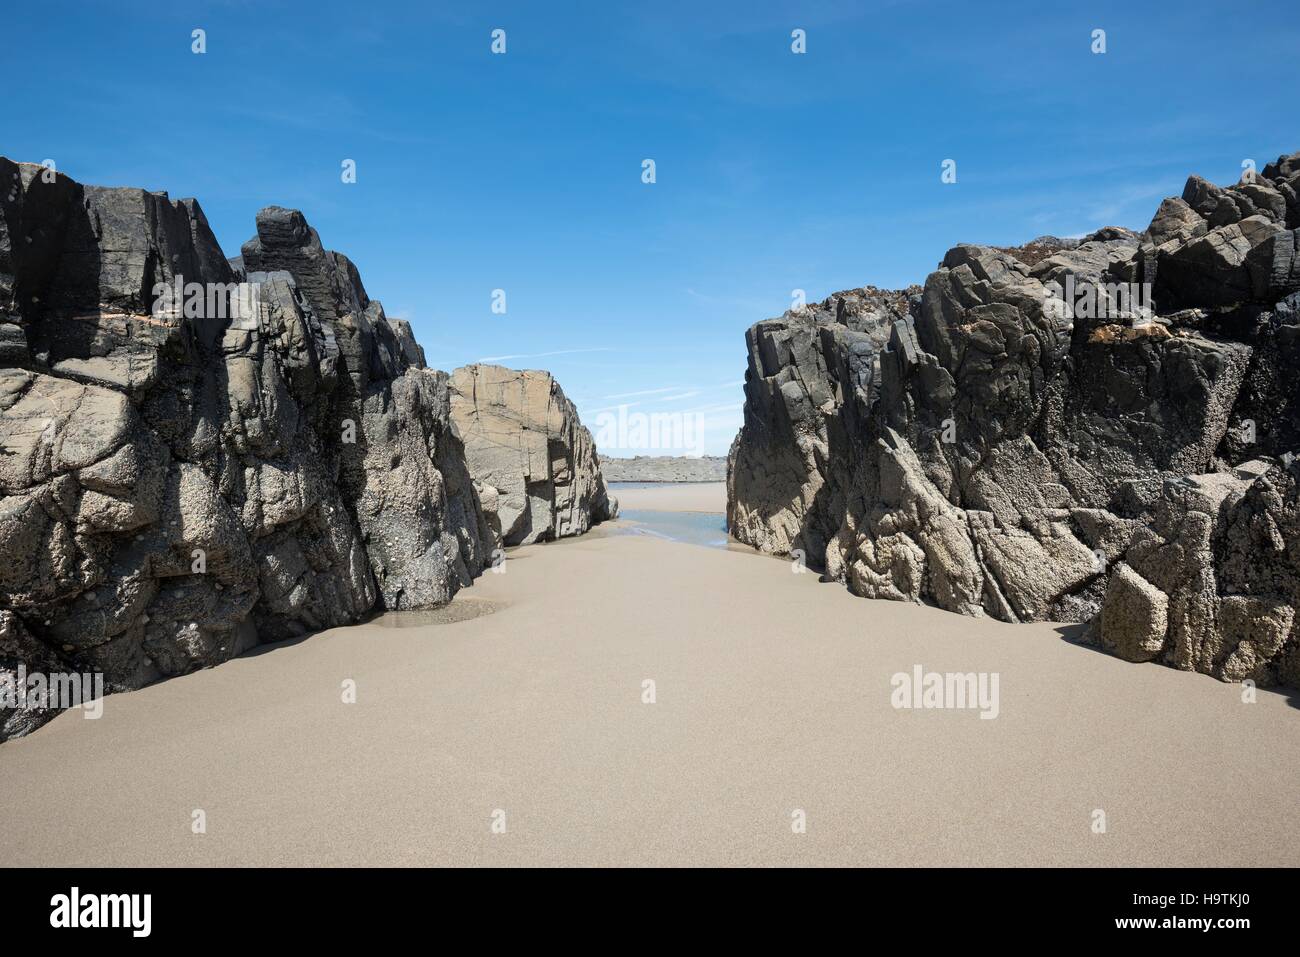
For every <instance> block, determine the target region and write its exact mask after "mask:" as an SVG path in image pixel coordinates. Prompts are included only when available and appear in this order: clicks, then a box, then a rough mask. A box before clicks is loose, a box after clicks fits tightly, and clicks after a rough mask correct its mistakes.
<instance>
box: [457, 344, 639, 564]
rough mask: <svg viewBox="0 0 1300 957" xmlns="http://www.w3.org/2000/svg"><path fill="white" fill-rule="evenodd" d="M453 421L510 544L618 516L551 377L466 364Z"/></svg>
mask: <svg viewBox="0 0 1300 957" xmlns="http://www.w3.org/2000/svg"><path fill="white" fill-rule="evenodd" d="M451 418H452V421H453V422H454V423H455V426H456V429H457V431H458V433H459V435H460V437H461V440H462V442H463V443H464V447H465V457H466V462H467V463H468V467H469V474H470V476H471V477H472V479H473V482H474V485H475V487H476V489H477V490H478V495H479V499H480V501H481V502H482V503H483V512H484V515H485V516H486V518H487V521H488V524H489V525H490V526H491V528H492V532H493V534H494V535H496V536H497V537H499V538H500V539H501V541H502V542H503V543H504V544H506V545H527V544H530V543H532V542H538V541H549V540H552V539H556V538H563V537H565V536H568V535H581V534H582V533H583V532H586V531H587V530H588V529H589V528H591V526H592V525H595V524H598V523H600V522H603V521H606V520H608V519H611V518H614V517H615V516H616V515H617V514H618V502H617V500H615V499H614V498H613V497H612V496H610V494H609V489H608V488H607V486H606V484H605V479H604V477H603V476H602V475H601V471H600V461H599V459H598V457H597V454H596V445H595V443H594V442H593V441H592V439H591V433H590V432H588V431H587V429H586V427H585V426H583V425H582V423H581V422H580V421H579V420H578V412H577V410H576V409H575V408H574V406H573V403H572V402H570V401H569V400H568V399H567V398H566V397H565V395H564V391H563V390H562V389H561V388H560V384H559V383H558V382H556V381H555V379H554V378H552V376H551V374H550V373H549V372H539V371H535V370H527V371H518V370H515V369H506V368H503V367H501V366H493V365H470V366H463V367H462V368H459V369H457V370H456V371H455V372H453V373H452V375H451Z"/></svg>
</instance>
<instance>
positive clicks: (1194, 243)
mask: <svg viewBox="0 0 1300 957" xmlns="http://www.w3.org/2000/svg"><path fill="white" fill-rule="evenodd" d="M1070 288H1074V289H1092V290H1093V291H1094V292H1095V295H1096V302H1097V303H1101V304H1102V307H1098V306H1097V305H1096V304H1095V303H1094V305H1092V306H1087V307H1085V308H1076V306H1077V305H1078V303H1077V302H1076V301H1075V300H1073V299H1072V300H1071V303H1070V306H1069V308H1061V307H1062V301H1061V300H1062V298H1063V293H1062V290H1067V289H1070ZM1143 288H1145V290H1146V291H1147V292H1148V293H1149V297H1148V298H1149V302H1147V303H1145V307H1144V308H1139V307H1138V306H1137V305H1135V303H1140V302H1141V296H1142V292H1141V290H1142V289H1143ZM1129 293H1132V294H1134V295H1131V296H1130V297H1129V298H1127V299H1126V298H1123V296H1125V295H1126V294H1129ZM1130 307H1131V308H1130ZM746 341H747V346H748V351H749V367H748V371H747V373H746V376H745V380H746V381H745V424H744V427H743V428H742V430H741V432H740V433H739V435H738V436H737V438H736V440H735V442H734V444H733V446H732V449H731V453H730V456H729V468H728V521H729V525H730V527H731V530H732V533H733V534H734V535H735V536H736V537H737V538H738V539H740V540H741V541H743V542H746V543H748V544H750V545H752V546H753V547H755V548H758V549H760V550H762V551H764V552H769V553H775V554H797V555H798V556H799V557H802V558H804V560H805V561H807V562H808V564H809V565H811V566H812V567H815V568H818V569H819V570H822V571H823V572H824V574H825V575H826V576H827V577H828V578H830V579H833V580H836V581H839V582H841V583H843V584H844V585H845V586H846V587H847V588H848V589H849V590H850V591H852V592H853V593H854V594H857V595H862V596H865V597H870V598H891V599H898V600H907V601H917V602H925V603H928V604H932V605H937V606H938V607H941V608H945V609H947V610H949V611H953V612H957V613H960V614H965V615H991V616H993V617H996V618H999V619H1001V620H1004V621H1013V622H1014V621H1036V620H1055V621H1064V622H1087V623H1089V627H1088V629H1087V631H1086V632H1085V638H1086V640H1089V641H1091V642H1093V643H1096V644H1099V645H1100V646H1101V647H1103V648H1105V649H1106V650H1108V651H1111V652H1112V653H1114V654H1116V655H1119V656H1121V657H1124V658H1127V659H1129V660H1132V661H1159V662H1162V663H1165V664H1168V665H1172V666H1174V667H1178V668H1183V669H1187V670H1194V671H1199V672H1203V673H1206V674H1210V675H1214V676H1216V677H1218V678H1221V679H1223V680H1231V681H1236V680H1242V679H1250V680H1253V681H1255V682H1257V683H1259V684H1261V685H1268V684H1275V683H1282V684H1286V685H1290V686H1293V687H1294V686H1300V638H1298V637H1297V632H1296V622H1295V614H1294V608H1295V604H1296V601H1297V598H1298V597H1300V525H1298V524H1297V522H1298V512H1297V481H1298V480H1300V463H1297V462H1296V461H1295V453H1296V452H1297V451H1298V450H1300V404H1298V403H1297V400H1298V398H1300V396H1298V393H1297V390H1298V389H1300V377H1298V376H1297V375H1296V370H1297V368H1300V366H1298V364H1297V359H1300V153H1297V154H1293V155H1291V156H1285V157H1282V158H1280V159H1279V160H1278V161H1277V162H1275V163H1272V164H1269V165H1268V166H1267V167H1266V168H1265V169H1264V170H1263V172H1262V174H1260V175H1258V176H1256V177H1255V178H1254V181H1253V182H1248V183H1239V184H1237V185H1234V186H1229V187H1219V186H1216V185H1214V184H1211V183H1208V182H1206V181H1205V180H1203V179H1201V178H1199V177H1196V176H1193V177H1191V178H1190V179H1189V180H1188V181H1187V185H1186V188H1185V189H1184V191H1183V195H1182V196H1181V197H1179V198H1171V199H1166V200H1165V201H1164V202H1163V203H1162V204H1161V205H1160V208H1159V209H1158V210H1157V212H1156V214H1155V216H1154V218H1153V219H1152V222H1151V224H1150V226H1149V227H1148V228H1147V230H1146V231H1145V232H1142V233H1134V232H1131V231H1129V230H1126V229H1120V228H1116V227H1110V228H1106V229H1102V230H1099V231H1098V232H1096V233H1093V234H1092V235H1090V236H1088V237H1085V238H1084V239H1083V240H1058V239H1054V238H1052V237H1042V238H1040V239H1037V240H1034V241H1033V242H1032V243H1029V244H1027V245H1026V246H1024V247H1019V248H1014V249H999V248H993V247H988V246H974V245H961V246H957V247H955V248H953V249H951V250H949V251H948V253H947V255H946V256H945V257H944V259H943V262H942V263H941V265H940V267H939V269H938V270H937V271H935V272H934V273H932V274H931V275H930V276H929V277H928V279H927V280H926V282H925V285H924V287H923V288H918V287H912V288H910V289H907V290H901V291H886V290H879V289H875V288H871V287H868V288H865V289H859V290H852V291H848V292H843V293H838V294H836V295H834V296H831V297H830V298H829V299H827V300H826V301H825V302H823V303H821V304H819V305H816V306H813V307H811V308H806V309H801V310H798V311H792V312H787V313H786V314H785V315H784V316H782V317H781V318H779V319H771V320H767V321H765V322H760V323H758V324H757V325H755V326H753V327H752V328H751V329H750V330H749V331H748V333H747V335H746Z"/></svg>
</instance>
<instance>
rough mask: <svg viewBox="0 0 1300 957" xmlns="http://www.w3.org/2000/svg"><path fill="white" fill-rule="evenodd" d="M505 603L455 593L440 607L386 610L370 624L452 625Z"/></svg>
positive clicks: (389, 626)
mask: <svg viewBox="0 0 1300 957" xmlns="http://www.w3.org/2000/svg"><path fill="white" fill-rule="evenodd" d="M506 605H507V603H506V602H503V601H490V600H488V599H486V598H473V597H471V596H469V595H457V596H456V597H455V598H453V599H452V600H451V602H449V603H448V604H446V605H443V606H442V607H441V608H419V609H410V610H407V611H386V612H384V613H383V614H382V615H380V616H379V617H378V618H376V619H374V621H373V622H372V624H376V625H382V626H383V627H385V628H426V627H428V626H429V625H454V624H455V623H456V622H458V621H472V620H473V619H475V618H482V617H483V616H484V615H491V614H492V613H493V612H497V611H500V610H501V609H502V608H505V607H506Z"/></svg>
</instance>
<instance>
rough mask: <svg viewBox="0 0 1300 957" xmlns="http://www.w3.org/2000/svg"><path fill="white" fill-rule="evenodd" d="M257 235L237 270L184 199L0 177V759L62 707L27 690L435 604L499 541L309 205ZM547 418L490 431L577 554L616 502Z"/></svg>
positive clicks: (584, 442)
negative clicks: (48, 678) (510, 452)
mask: <svg viewBox="0 0 1300 957" xmlns="http://www.w3.org/2000/svg"><path fill="white" fill-rule="evenodd" d="M256 226H257V234H256V236H255V237H254V238H253V239H251V240H249V241H248V242H247V243H245V245H244V247H243V250H242V256H241V257H240V258H238V259H235V260H231V261H227V259H226V257H225V255H224V254H223V252H222V250H221V249H220V247H219V246H218V244H217V241H216V239H215V238H214V236H213V234H212V231H211V230H210V229H209V227H208V223H207V220H206V219H205V217H204V215H203V211H202V209H201V208H200V207H199V204H198V203H197V202H195V201H194V200H189V199H184V200H171V199H169V198H168V196H167V195H166V194H165V193H154V192H147V191H145V190H140V189H109V188H102V187H95V186H83V185H81V184H79V183H76V182H74V181H73V180H71V179H69V178H68V177H67V176H64V175H62V174H55V173H54V172H53V171H52V170H48V169H46V168H44V167H41V166H32V165H27V164H21V165H20V164H14V163H11V162H9V161H8V160H3V159H0V740H3V739H4V738H5V737H9V736H12V735H14V734H20V733H24V732H26V731H29V730H31V729H32V728H33V727H35V726H37V725H38V724H40V723H41V722H42V721H44V720H47V719H48V718H49V717H50V716H52V714H53V713H55V712H54V711H53V710H51V709H49V708H46V707H40V706H36V705H34V704H32V702H31V701H28V700H27V699H26V697H25V695H26V692H27V691H28V690H33V689H34V688H35V686H32V688H31V689H24V688H18V687H16V685H17V684H19V683H20V682H18V680H17V679H18V676H19V675H20V674H26V675H30V674H32V673H34V672H39V673H41V674H44V675H50V674H54V673H59V674H69V675H71V674H87V673H101V674H102V676H103V681H104V683H105V686H106V688H107V690H109V691H123V690H128V689H132V688H138V687H140V686H142V685H145V684H149V683H150V682H153V681H156V680H158V679H160V678H165V677H169V676H172V675H179V674H183V673H185V672H188V671H192V670H194V669H197V668H203V667H206V666H209V665H213V664H217V663H219V662H221V661H225V660H226V659H229V658H231V657H233V656H235V655H238V654H240V653H241V652H243V651H245V650H247V649H248V648H250V647H252V646H253V645H255V644H257V643H259V642H266V641H275V640H278V639H284V638H288V637H292V636H296V635H302V634H305V633H307V632H312V631H316V630H319V629H323V628H330V627H334V626H338V625H345V624H350V623H353V622H357V621H359V620H361V619H363V618H365V617H367V616H369V615H371V614H373V613H374V612H375V611H377V610H381V609H404V608H419V607H427V606H432V605H438V604H441V603H443V602H446V601H448V600H450V599H451V597H452V596H453V595H454V594H455V593H456V591H457V590H458V589H459V588H461V587H463V586H465V585H467V584H469V583H470V582H471V580H472V579H473V578H474V576H476V575H477V574H478V573H479V572H480V571H481V570H482V568H483V567H484V564H485V561H487V560H488V559H489V558H490V555H491V551H492V549H493V548H494V546H495V545H496V544H497V542H498V539H497V536H496V532H495V530H494V528H493V527H492V525H491V524H490V522H489V519H490V518H492V519H494V520H496V519H497V518H499V510H500V507H501V506H500V505H499V504H497V503H494V505H493V509H492V510H491V511H489V512H488V513H487V514H485V513H484V510H483V508H482V506H481V504H480V501H479V498H478V495H477V493H476V492H475V483H474V481H473V480H472V479H471V476H470V472H469V470H468V468H467V466H466V453H465V449H464V447H463V446H462V443H461V440H460V439H459V438H458V436H457V434H456V430H455V428H454V427H453V425H452V412H451V404H452V400H453V393H452V390H451V388H450V384H449V377H448V376H447V374H446V373H444V372H437V371H433V370H430V369H426V368H425V367H424V355H423V352H422V351H421V349H420V347H419V345H418V344H417V343H416V342H415V340H414V338H413V337H412V335H411V329H410V327H409V325H407V324H406V323H404V322H397V321H391V320H389V319H388V318H387V317H386V316H385V315H384V310H383V307H382V306H381V305H380V303H379V302H378V301H376V300H373V299H371V298H370V297H369V296H368V294H367V293H366V290H365V287H364V286H363V285H362V282H361V277H360V275H359V273H358V271H357V269H356V267H355V266H354V265H353V264H352V262H351V261H350V260H348V259H347V257H345V256H343V255H342V254H340V253H336V252H331V251H329V250H327V249H325V248H324V247H323V246H322V245H321V242H320V239H319V237H318V236H317V234H316V231H315V230H314V229H312V228H311V227H310V226H309V225H308V223H307V221H306V220H305V219H304V218H303V216H302V214H301V213H299V212H297V211H295V210H289V209H280V208H277V207H271V208H268V209H264V210H262V212H261V213H259V214H258V216H257V223H256ZM527 375H528V376H531V377H534V378H533V380H530V382H534V383H538V382H539V383H540V384H532V385H530V386H529V387H528V388H527V389H525V390H524V391H525V393H526V395H527V396H528V397H529V398H530V400H531V397H532V396H534V395H535V394H539V395H541V396H543V397H551V392H552V389H553V390H554V394H555V396H558V397H559V400H560V402H561V404H562V394H560V393H559V390H558V387H556V386H554V385H553V383H551V382H550V381H549V377H546V379H545V381H540V377H543V376H544V375H545V374H544V373H528V374H527ZM539 390H540V392H539ZM548 401H549V403H550V404H549V405H548V404H547V403H545V402H544V403H543V406H542V409H541V411H540V412H539V413H538V414H539V415H541V416H542V420H541V421H540V422H534V421H533V419H532V418H531V417H530V416H522V417H520V418H519V419H518V420H510V419H508V418H507V417H502V418H501V419H500V420H499V421H498V422H497V423H496V426H495V427H497V428H499V429H500V430H502V431H504V432H507V433H508V432H509V430H510V429H511V428H515V429H517V430H521V434H517V435H514V436H509V435H506V436H504V437H503V438H502V441H504V442H507V443H513V447H515V448H518V449H524V450H526V451H527V454H528V455H529V456H530V457H531V456H532V455H534V454H536V455H537V456H539V461H538V463H537V464H536V465H533V464H532V463H531V459H530V464H529V465H528V467H527V470H526V471H525V472H523V473H522V474H526V475H527V476H528V481H529V483H530V484H529V487H528V491H529V496H530V499H529V501H530V502H531V501H532V500H533V499H536V498H541V499H545V500H547V501H548V502H553V503H554V504H553V508H552V512H551V518H550V519H548V521H549V522H550V523H551V524H550V525H549V526H548V527H551V528H553V529H554V530H555V533H556V534H569V533H572V532H574V531H580V530H582V529H584V528H585V527H586V524H585V523H586V521H587V514H588V511H587V510H588V507H590V509H591V513H592V514H594V515H601V514H604V513H603V512H602V509H603V508H605V506H604V505H603V504H602V503H603V502H604V498H603V484H600V483H599V481H598V480H599V473H598V471H596V470H595V468H594V463H595V451H594V449H593V448H591V443H590V438H589V437H588V436H587V434H586V430H585V429H582V428H581V426H580V425H579V424H578V422H577V416H576V415H575V414H572V410H571V407H567V406H565V407H564V408H560V407H559V405H557V404H556V402H557V400H556V399H555V398H553V397H552V398H549V399H548ZM529 411H530V413H531V406H530V407H529ZM542 422H544V423H545V424H546V426H547V428H548V429H549V428H550V425H551V424H554V425H555V432H554V434H553V435H552V433H551V432H550V431H547V432H545V433H542V432H540V431H539V432H531V431H530V432H529V433H528V434H527V435H524V434H522V430H523V429H530V430H531V429H533V428H539V427H540V425H541V424H542ZM588 464H590V465H591V466H592V468H590V469H587V468H586V467H587V465H588ZM566 469H567V471H566ZM546 481H554V482H555V491H554V493H551V492H549V491H547V490H546V488H544V487H543V484H542V483H544V482H546ZM508 494H509V493H507V495H508ZM512 521H513V520H512ZM6 690H8V692H9V695H8V696H7V697H6V695H5V691H6ZM15 693H16V694H17V696H18V702H17V703H18V706H17V707H14V706H13V704H14V701H15ZM33 700H34V699H33ZM29 705H31V706H29Z"/></svg>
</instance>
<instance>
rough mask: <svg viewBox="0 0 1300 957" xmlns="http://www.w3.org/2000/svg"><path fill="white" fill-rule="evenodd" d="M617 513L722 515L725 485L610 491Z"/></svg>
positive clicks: (690, 484) (721, 483)
mask: <svg viewBox="0 0 1300 957" xmlns="http://www.w3.org/2000/svg"><path fill="white" fill-rule="evenodd" d="M610 491H611V492H613V494H614V497H615V498H617V499H618V506H619V508H620V509H629V510H632V509H644V510H646V511H665V512H725V511H726V510H727V483H726V482H691V483H689V484H685V483H683V484H663V485H659V486H656V487H654V488H618V487H615V488H612V489H611V490H610Z"/></svg>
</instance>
